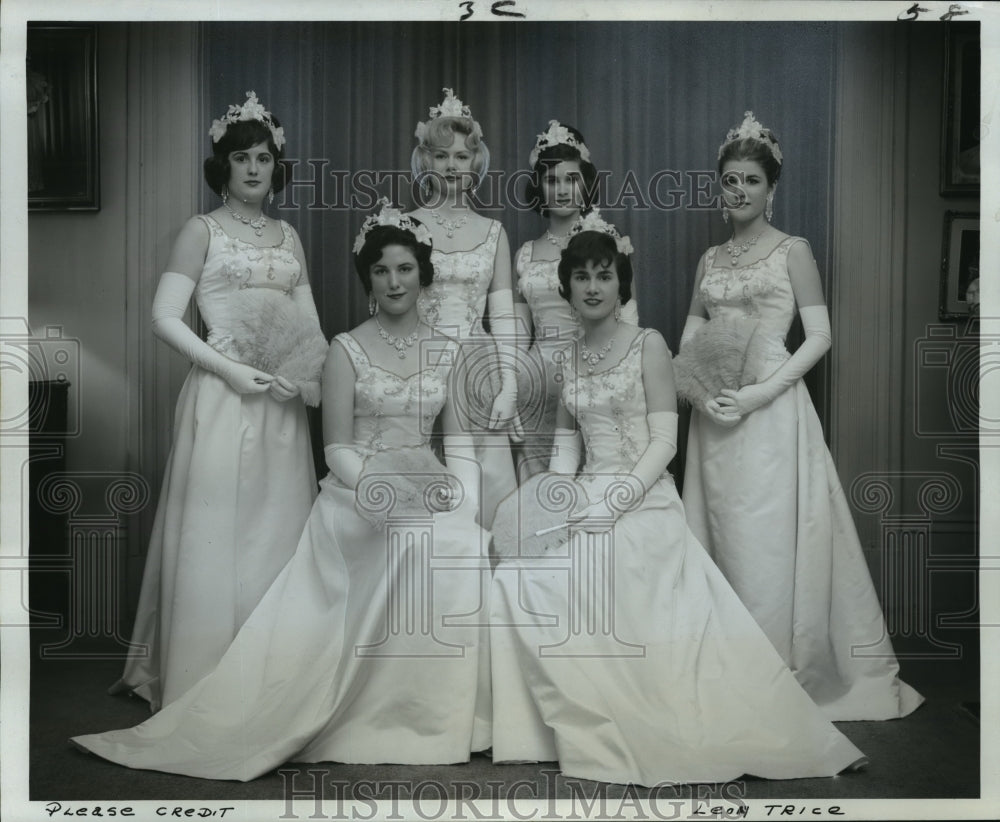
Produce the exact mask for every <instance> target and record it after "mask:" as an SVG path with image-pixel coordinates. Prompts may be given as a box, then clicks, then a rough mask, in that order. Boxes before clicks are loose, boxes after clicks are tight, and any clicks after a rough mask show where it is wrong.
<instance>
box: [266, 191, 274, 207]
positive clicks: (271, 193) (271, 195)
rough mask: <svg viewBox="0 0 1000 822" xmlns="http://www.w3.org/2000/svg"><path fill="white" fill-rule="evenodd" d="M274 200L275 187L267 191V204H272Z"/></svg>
mask: <svg viewBox="0 0 1000 822" xmlns="http://www.w3.org/2000/svg"><path fill="white" fill-rule="evenodd" d="M273 202H274V189H273V188H270V189H268V191H267V204H268V205H271V204H272V203H273Z"/></svg>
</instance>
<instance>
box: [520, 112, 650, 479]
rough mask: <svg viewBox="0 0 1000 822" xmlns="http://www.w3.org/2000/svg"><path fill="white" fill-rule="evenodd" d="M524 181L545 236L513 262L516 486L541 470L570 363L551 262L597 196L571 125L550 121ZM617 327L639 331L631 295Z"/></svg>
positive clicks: (574, 326) (566, 322)
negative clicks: (518, 335)
mask: <svg viewBox="0 0 1000 822" xmlns="http://www.w3.org/2000/svg"><path fill="white" fill-rule="evenodd" d="M528 165H529V166H530V168H531V177H530V179H529V182H528V189H527V202H528V203H530V204H531V207H532V208H533V209H534V210H535V211H537V212H538V213H539V214H541V216H542V217H543V218H544V219H545V220H546V222H547V225H546V228H545V232H544V233H543V234H542V235H541V236H540V237H538V238H536V239H534V240H529V241H528V242H526V243H525V244H524V245H522V246H521V248H520V249H518V252H517V254H516V255H515V256H514V274H515V289H514V291H515V297H514V300H515V303H514V307H515V310H516V311H517V310H518V309H519V308H520V309H523V308H527V311H526V312H523V311H518V316H519V318H521V317H524V315H525V314H526V315H527V316H526V317H524V319H525V320H526V321H527V322H526V324H527V325H528V326H529V327H530V328H531V330H532V332H533V339H532V340H531V347H530V349H528V361H526V362H524V363H523V364H522V367H521V368H519V369H518V372H517V374H518V389H517V399H518V409H519V412H520V418H521V424H522V426H523V428H524V442H523V443H522V444H521V446H520V447H519V448H518V452H519V456H518V479H519V481H520V482H524V481H525V480H526V479H528V478H530V477H532V476H534V475H535V474H537V473H539V472H540V471H544V470H546V468H547V467H548V462H549V455H550V454H551V453H552V432H553V431H554V430H555V423H556V410H557V409H558V407H559V390H560V384H559V380H558V375H559V364H560V363H561V362H562V360H563V358H565V357H566V356H572V350H571V349H572V342H573V341H574V340H575V339H576V337H577V336H578V335H579V333H580V324H579V321H578V320H577V318H576V317H574V316H573V312H572V310H571V309H570V307H569V304H568V303H567V302H566V300H564V299H563V298H562V297H561V296H560V295H559V274H558V273H557V271H556V269H557V268H558V267H559V255H560V253H561V252H562V249H564V248H565V247H566V241H567V239H568V237H569V231H570V229H571V228H572V226H573V223H575V222H576V220H577V219H578V218H579V217H580V215H581V214H582V213H585V212H587V211H589V210H590V208H591V206H592V204H593V202H594V198H595V197H596V196H597V169H596V168H595V167H594V164H593V163H592V162H591V160H590V149H588V148H587V145H586V143H584V140H583V135H582V134H581V133H580V132H579V131H577V130H576V129H575V128H573V126H569V125H565V124H563V123H560V122H559V121H558V120H550V121H549V127H548V129H547V130H546V131H544V132H542V133H541V134H539V135H538V137H537V139H536V140H535V146H534V148H533V149H532V150H531V154H530V155H529V157H528ZM620 319H621V320H622V322H626V323H630V324H632V325H638V324H639V312H638V308H637V305H636V299H635V295H634V294H633V295H632V297H631V298H630V299H629V300H628V301H627V302H626V303H625V304H624V305H623V306H622V307H621V317H620Z"/></svg>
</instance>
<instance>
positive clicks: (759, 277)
mask: <svg viewBox="0 0 1000 822" xmlns="http://www.w3.org/2000/svg"><path fill="white" fill-rule="evenodd" d="M782 161H783V157H782V153H781V149H780V148H779V146H778V141H777V139H776V138H775V137H774V135H773V134H772V133H771V131H770V130H769V129H767V128H764V127H763V126H762V125H761V124H760V123H759V122H757V120H755V119H754V117H753V114H752V113H751V112H747V113H746V116H745V119H744V120H743V122H742V123H741V124H740V125H739V127H737V128H734V129H731V130H730V132H729V133H728V134H727V136H726V140H725V141H724V142H723V144H722V145H721V146H720V148H719V160H718V163H719V173H720V175H721V182H722V197H723V209H724V210H723V217H724V218H726V219H727V221H728V222H729V224H730V225H731V226H732V230H733V234H732V238H731V239H730V240H729V242H728V243H726V244H725V246H721V245H720V246H714V247H712V248H710V249H708V251H706V252H705V253H704V254H703V255H702V257H701V260H700V261H699V262H698V270H697V273H696V276H695V283H694V295H693V297H692V299H691V308H690V311H689V312H688V319H687V322H686V323H685V326H684V332H683V335H682V338H681V351H680V355H679V357H678V361H677V365H678V374H679V377H680V381H679V387H680V388H681V389H682V393H683V394H685V395H686V397H687V399H689V400H690V401H691V402H692V406H693V413H692V417H691V426H690V430H689V433H688V446H687V462H686V467H685V473H684V507H685V509H686V511H687V516H688V522H689V523H690V525H691V529H692V530H693V531H694V533H695V535H696V536H697V537H698V539H699V540H701V541H702V543H703V544H704V545H705V547H706V548H707V549H708V551H709V553H710V554H711V555H712V558H713V559H714V560H715V561H716V562H717V563H718V565H719V567H720V568H721V569H722V572H723V573H724V574H725V575H726V578H727V579H728V580H729V582H730V584H732V586H733V588H735V589H736V592H737V593H738V594H739V595H740V598H741V599H742V600H743V602H744V603H745V604H746V606H747V608H748V609H749V610H750V613H752V614H753V615H754V618H755V619H756V620H757V622H758V623H759V624H760V626H761V628H763V630H764V632H765V633H766V634H767V636H768V637H769V638H770V640H771V642H772V643H773V645H774V647H775V648H776V649H777V650H778V652H779V653H780V654H781V656H782V658H783V659H784V660H785V662H786V663H787V664H788V666H789V667H790V668H791V669H792V671H793V672H794V673H795V675H796V677H798V679H799V682H801V684H802V686H803V687H804V688H805V689H806V691H808V693H809V695H810V696H812V698H813V699H814V700H815V701H816V703H817V704H818V705H819V706H820V707H821V708H822V709H823V711H824V712H825V713H826V715H827V716H829V717H830V718H831V719H834V720H852V719H891V718H894V717H900V716H905V715H906V714H908V713H910V711H912V710H913V709H914V708H916V707H917V706H918V705H919V704H920V703H921V702H922V701H923V698H922V697H921V696H920V695H919V694H918V693H917V692H916V691H914V690H913V689H912V688H911V687H910V686H908V685H907V684H906V683H904V682H902V681H901V680H900V679H899V675H898V674H899V666H898V664H897V662H896V657H895V654H894V653H893V649H892V644H891V642H890V639H889V637H888V635H887V633H886V626H885V620H884V619H883V616H882V610H881V607H880V605H879V601H878V598H877V597H876V594H875V589H874V586H873V585H872V581H871V576H870V574H869V572H868V565H867V563H866V560H865V556H864V553H863V551H862V549H861V544H860V542H859V540H858V536H857V532H856V530H855V527H854V521H853V519H852V516H851V510H850V508H849V507H848V504H847V500H846V499H845V497H844V492H843V489H842V488H841V485H840V480H839V478H838V476H837V471H836V467H835V466H834V464H833V460H832V459H831V457H830V452H829V450H828V449H827V447H826V443H825V442H824V439H823V430H822V427H821V426H820V422H819V418H818V417H817V415H816V411H815V409H814V408H813V405H812V402H811V401H810V398H809V392H808V390H807V389H806V386H805V383H803V382H802V377H803V376H804V375H805V374H806V373H807V372H808V371H809V369H810V368H812V367H813V365H815V364H816V362H817V361H818V360H819V359H820V358H821V357H822V356H823V355H824V354H825V353H826V351H827V350H828V349H829V347H830V319H829V316H828V314H827V310H826V305H825V303H824V298H823V287H822V284H821V282H820V276H819V272H818V270H817V267H816V262H815V260H814V259H813V255H812V251H811V249H810V247H809V243H808V242H807V241H806V240H804V239H803V238H801V237H793V236H789V235H788V234H785V233H784V232H782V231H780V230H778V228H777V227H775V226H774V225H772V224H771V215H772V203H773V199H774V196H775V190H776V185H777V182H778V176H779V174H780V172H781V166H782ZM796 310H797V311H798V314H799V317H800V318H801V320H802V327H803V329H804V330H805V340H804V341H803V342H802V344H801V345H800V346H799V347H798V349H797V350H796V351H795V353H794V354H791V355H789V353H788V351H787V350H786V349H785V344H784V341H785V335H786V334H787V333H788V329H789V327H790V326H791V323H792V320H793V319H794V315H795V313H796ZM737 339H739V340H741V341H742V342H740V343H739V344H738V347H739V348H740V349H742V350H745V352H746V353H747V354H748V356H747V365H746V367H745V374H744V376H743V379H741V380H739V381H738V383H739V384H738V385H737V384H733V385H730V386H729V387H727V388H720V389H718V393H715V394H714V395H713V393H714V392H712V391H709V392H708V393H703V392H702V391H701V390H699V388H698V386H712V385H715V384H716V383H714V382H713V380H712V379H711V378H710V377H708V376H707V375H708V373H709V372H711V371H712V370H713V369H714V368H715V366H716V364H717V363H718V362H720V361H721V359H723V358H724V357H725V355H726V351H727V348H726V346H727V345H728V346H730V347H731V346H732V345H733V340H737ZM726 341H728V342H726ZM741 353H742V351H741ZM743 383H748V384H745V385H744V384H743ZM741 386H742V387H741Z"/></svg>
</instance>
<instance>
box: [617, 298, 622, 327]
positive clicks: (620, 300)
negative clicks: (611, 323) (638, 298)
mask: <svg viewBox="0 0 1000 822" xmlns="http://www.w3.org/2000/svg"><path fill="white" fill-rule="evenodd" d="M621 318H622V298H621V297H619V298H618V299H617V300H615V322H618V321H619V320H620V319H621Z"/></svg>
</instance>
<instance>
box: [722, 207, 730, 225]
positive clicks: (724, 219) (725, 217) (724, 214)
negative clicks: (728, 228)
mask: <svg viewBox="0 0 1000 822" xmlns="http://www.w3.org/2000/svg"><path fill="white" fill-rule="evenodd" d="M722 222H724V223H725V224H726V225H729V209H726V208H724V209H722Z"/></svg>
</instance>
